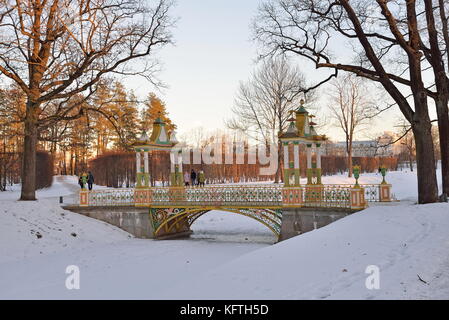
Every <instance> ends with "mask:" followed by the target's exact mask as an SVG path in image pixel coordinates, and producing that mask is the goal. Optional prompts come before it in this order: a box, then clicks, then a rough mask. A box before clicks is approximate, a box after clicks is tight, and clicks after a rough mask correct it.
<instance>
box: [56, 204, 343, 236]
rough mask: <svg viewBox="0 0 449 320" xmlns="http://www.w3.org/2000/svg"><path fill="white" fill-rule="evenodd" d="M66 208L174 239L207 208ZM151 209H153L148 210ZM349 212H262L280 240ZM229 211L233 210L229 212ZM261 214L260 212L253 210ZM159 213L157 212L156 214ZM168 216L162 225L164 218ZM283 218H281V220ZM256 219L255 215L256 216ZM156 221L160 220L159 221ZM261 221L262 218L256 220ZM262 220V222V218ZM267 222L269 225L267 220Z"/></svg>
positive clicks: (135, 231)
mask: <svg viewBox="0 0 449 320" xmlns="http://www.w3.org/2000/svg"><path fill="white" fill-rule="evenodd" d="M63 208H64V209H66V210H70V211H73V212H76V213H78V214H82V215H84V216H87V217H91V218H94V219H97V220H101V221H104V222H106V223H109V224H112V225H114V226H116V227H119V228H121V229H123V230H125V231H127V232H129V233H130V234H132V235H134V236H135V237H136V238H141V239H160V240H163V239H176V238H183V237H189V236H190V234H192V230H191V229H190V227H191V225H192V224H193V223H194V221H195V220H196V219H197V218H199V217H200V216H201V215H203V214H204V213H206V212H208V211H209V210H203V211H200V210H199V211H196V212H194V211H190V213H183V212H178V213H175V214H173V215H172V217H171V218H169V217H167V216H163V215H164V214H167V211H165V210H161V209H160V208H158V209H157V210H155V209H153V210H152V209H151V208H150V209H149V208H145V207H135V206H120V207H107V206H105V207H79V206H65V207H63ZM151 211H153V212H151ZM351 213H352V212H351V211H350V210H349V209H347V208H341V209H338V208H337V209H336V208H283V209H282V212H281V211H277V213H276V212H274V211H273V212H272V213H271V214H272V215H271V216H270V215H268V214H266V213H265V217H264V219H265V220H269V219H272V220H275V219H276V217H277V218H278V220H277V223H279V225H278V227H277V228H270V229H271V231H272V232H273V233H275V235H277V236H278V241H283V240H286V239H289V238H291V237H294V236H297V235H299V234H302V233H305V232H309V231H312V230H314V229H318V228H321V227H323V226H326V225H328V224H330V223H332V222H334V221H336V220H338V219H341V218H343V217H345V216H347V215H348V214H351ZM230 214H232V212H230ZM254 214H260V213H254ZM158 215H159V216H158ZM168 219H171V220H170V221H169V222H168V223H165V224H164V225H161V223H162V222H163V221H167V220H168ZM280 219H282V221H281V220H280ZM256 220H257V219H256ZM158 221H159V222H158ZM259 222H262V220H259ZM262 223H263V222H262ZM266 226H268V225H267V224H266Z"/></svg>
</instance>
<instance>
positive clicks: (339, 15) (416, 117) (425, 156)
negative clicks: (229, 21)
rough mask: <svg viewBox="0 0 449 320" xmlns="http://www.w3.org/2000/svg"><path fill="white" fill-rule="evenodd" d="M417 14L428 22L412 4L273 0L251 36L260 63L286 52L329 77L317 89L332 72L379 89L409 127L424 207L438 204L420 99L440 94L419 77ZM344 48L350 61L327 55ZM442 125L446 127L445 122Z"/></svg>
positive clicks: (422, 42) (420, 24)
mask: <svg viewBox="0 0 449 320" xmlns="http://www.w3.org/2000/svg"><path fill="white" fill-rule="evenodd" d="M428 2H429V3H430V1H428ZM423 13H425V14H432V16H433V13H434V10H431V12H430V13H428V12H427V11H426V10H425V9H424V8H422V5H420V2H419V3H418V2H417V1H415V0H409V1H387V0H376V1H365V0H359V1H349V0H340V1H329V0H274V1H269V2H266V3H265V4H263V5H262V6H261V7H260V11H259V15H258V16H257V17H256V19H255V23H254V30H255V37H256V38H257V39H258V40H259V41H260V42H261V43H262V45H263V46H264V49H263V52H262V55H263V56H267V55H273V54H276V53H278V52H284V53H285V52H290V53H293V54H295V55H298V56H300V57H303V58H305V59H306V60H307V61H309V62H311V63H313V64H314V65H315V67H316V68H327V69H330V70H332V71H333V73H332V74H330V75H329V77H327V78H326V79H324V80H323V81H321V82H320V83H318V84H317V85H320V84H322V83H324V82H326V81H329V80H330V79H332V78H333V77H335V76H337V73H338V71H340V70H342V71H347V72H351V73H354V74H356V75H358V76H361V77H364V78H367V79H370V80H371V81H375V82H378V83H379V84H381V85H382V86H383V88H384V89H385V90H386V92H387V93H388V94H389V96H390V98H391V99H392V100H393V101H394V105H397V106H398V107H399V109H400V111H401V112H402V114H403V115H404V117H405V119H406V120H407V121H408V122H409V123H410V125H411V128H412V130H413V133H414V137H415V144H416V157H417V171H418V201H419V203H431V202H436V201H437V199H438V188H437V179H436V172H435V161H434V150H433V142H432V135H431V127H432V125H431V121H430V117H429V107H428V98H434V99H435V98H436V97H437V96H439V95H440V94H441V93H440V92H439V91H438V90H439V89H438V88H437V92H435V91H432V87H433V86H434V83H430V84H429V83H426V82H425V80H424V76H423V74H424V72H425V70H429V69H430V70H432V69H431V67H432V66H433V64H432V66H431V67H430V68H429V69H428V66H429V63H428V62H426V59H430V58H434V56H432V52H431V50H429V48H428V47H429V46H428V45H427V44H426V41H427V39H426V38H425V37H424V35H423V34H424V33H425V31H426V28H425V26H424V23H426V22H425V21H423V17H424V18H425V14H423ZM428 20H429V19H428ZM429 21H430V20H429ZM446 22H447V21H446ZM428 24H429V23H428ZM443 25H444V24H443ZM446 26H447V24H446ZM446 38H447V37H446ZM344 44H346V45H347V46H350V47H351V48H352V52H354V56H353V57H347V56H343V55H340V56H338V55H335V54H334V53H333V52H332V50H331V48H332V47H334V48H335V46H339V47H340V48H341V47H342V45H344ZM423 51H424V52H426V54H425V56H424V58H423ZM348 58H349V59H348ZM435 59H440V60H438V61H439V63H441V62H442V60H443V58H442V57H435ZM446 60H447V59H446ZM442 78H443V77H442ZM446 78H447V77H446ZM407 93H409V94H407ZM442 95H444V94H442ZM409 98H410V99H409ZM446 109H447V105H446ZM446 111H447V110H446ZM442 121H443V122H444V121H449V120H448V119H447V116H446V118H442ZM442 149H443V148H442Z"/></svg>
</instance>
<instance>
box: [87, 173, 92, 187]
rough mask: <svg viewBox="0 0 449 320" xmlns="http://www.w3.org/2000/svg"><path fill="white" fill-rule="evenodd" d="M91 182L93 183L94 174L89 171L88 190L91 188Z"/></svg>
mask: <svg viewBox="0 0 449 320" xmlns="http://www.w3.org/2000/svg"><path fill="white" fill-rule="evenodd" d="M93 184H94V175H93V174H92V172H90V171H89V173H88V175H87V185H88V187H89V191H91V190H92V187H93Z"/></svg>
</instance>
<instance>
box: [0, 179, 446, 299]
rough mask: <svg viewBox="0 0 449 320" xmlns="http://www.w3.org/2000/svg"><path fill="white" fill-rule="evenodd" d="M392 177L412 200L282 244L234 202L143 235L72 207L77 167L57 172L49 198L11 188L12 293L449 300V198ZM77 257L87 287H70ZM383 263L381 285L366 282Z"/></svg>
mask: <svg viewBox="0 0 449 320" xmlns="http://www.w3.org/2000/svg"><path fill="white" fill-rule="evenodd" d="M380 180H381V177H380V176H379V175H377V174H364V175H362V178H361V180H360V182H361V183H378V182H379V181H380ZM387 181H388V182H390V183H392V184H393V192H394V193H395V194H396V196H397V198H398V199H400V200H401V202H399V203H397V202H396V203H391V204H389V205H380V204H377V205H372V206H371V207H370V208H368V209H367V210H364V211H361V212H358V213H356V214H353V215H351V216H348V217H346V218H344V219H341V220H339V221H337V222H335V223H332V224H330V225H328V226H326V227H323V228H321V229H318V230H315V231H312V232H309V233H306V234H303V235H300V236H298V237H295V238H292V239H289V240H287V241H284V242H281V243H278V244H275V245H272V243H273V242H274V240H275V239H274V237H273V236H272V235H271V234H270V231H269V230H268V229H266V228H265V227H264V226H263V225H261V224H259V223H258V222H256V221H254V220H252V219H249V218H247V217H243V216H239V215H235V214H231V213H226V212H210V213H208V214H206V215H204V216H203V217H201V218H200V219H198V220H197V221H196V222H195V224H194V225H193V230H194V232H195V235H194V238H193V239H190V240H171V241H154V240H141V239H135V238H133V237H132V236H130V235H129V234H128V233H126V232H124V231H122V230H120V229H118V228H116V227H113V226H111V225H108V224H106V223H103V222H100V221H97V220H94V219H90V218H87V217H84V216H80V215H77V214H75V213H72V212H68V211H65V210H63V209H61V207H60V205H59V203H58V200H59V196H64V202H66V201H67V199H73V194H74V193H75V192H77V190H78V188H79V187H78V185H77V182H76V178H74V177H68V178H67V177H55V183H54V185H53V186H52V187H51V188H48V189H46V190H41V191H39V192H38V197H39V200H38V201H37V202H19V201H16V199H18V197H19V192H18V189H17V188H15V190H13V191H8V192H3V193H0V299H18V298H25V299H37V298H39V299H51V298H57V299H93V298H101V299H109V298H111V299H334V298H343V299H396V298H398V299H410V298H414V299H429V298H436V299H449V232H447V230H449V204H432V205H414V203H415V202H416V176H415V175H414V174H413V173H409V172H390V173H389V174H388V175H387ZM352 182H353V179H347V178H346V177H345V176H332V177H325V178H324V183H352ZM69 265H76V266H78V267H79V269H80V289H79V290H68V289H67V288H66V286H65V281H66V278H67V277H68V276H69V275H68V274H66V273H65V271H66V267H67V266H69ZM372 265H374V266H377V267H378V268H379V270H380V274H379V276H380V277H379V279H380V282H379V283H380V288H379V289H378V290H377V289H374V290H369V289H367V287H366V286H365V281H366V279H367V277H369V276H370V275H369V274H366V273H365V271H366V268H367V267H368V266H372Z"/></svg>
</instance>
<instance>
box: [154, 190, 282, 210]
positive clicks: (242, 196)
mask: <svg viewBox="0 0 449 320" xmlns="http://www.w3.org/2000/svg"><path fill="white" fill-rule="evenodd" d="M147 197H148V199H146V200H147V201H148V202H147V203H150V204H151V205H153V206H169V205H171V206H173V205H176V206H230V207H280V206H282V187H281V186H279V185H274V186H273V185H270V186H260V185H255V186H253V185H235V186H207V187H202V188H199V187H187V188H183V187H181V188H179V187H178V188H170V187H164V188H157V187H156V188H150V189H149V190H148V191H147Z"/></svg>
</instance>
